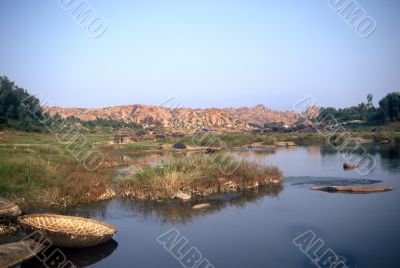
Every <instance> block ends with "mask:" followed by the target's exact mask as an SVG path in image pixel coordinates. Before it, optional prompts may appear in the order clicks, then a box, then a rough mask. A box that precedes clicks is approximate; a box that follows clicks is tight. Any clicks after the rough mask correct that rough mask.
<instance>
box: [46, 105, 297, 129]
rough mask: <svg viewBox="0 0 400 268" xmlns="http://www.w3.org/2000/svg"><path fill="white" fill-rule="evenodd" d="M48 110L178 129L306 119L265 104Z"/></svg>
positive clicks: (238, 126) (79, 116)
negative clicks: (249, 106)
mask: <svg viewBox="0 0 400 268" xmlns="http://www.w3.org/2000/svg"><path fill="white" fill-rule="evenodd" d="M45 111H46V112H48V113H49V114H50V115H55V114H59V115H61V116H62V117H68V116H75V117H78V118H80V119H81V120H84V121H89V120H95V119H96V118H103V119H107V118H113V119H116V120H123V121H125V122H135V123H140V124H142V125H144V126H162V127H169V128H176V129H179V128H185V129H198V128H218V129H247V128H249V127H250V125H251V124H258V125H263V124H264V123H268V122H282V123H284V124H287V125H293V124H295V123H296V122H298V121H299V120H301V119H302V118H303V115H301V114H298V113H295V112H280V111H273V110H271V109H269V108H266V107H265V106H263V105H257V106H255V107H253V108H223V109H217V108H209V109H191V108H177V109H170V108H165V107H160V106H150V105H125V106H114V107H105V108H89V109H84V108H62V107H46V108H45Z"/></svg>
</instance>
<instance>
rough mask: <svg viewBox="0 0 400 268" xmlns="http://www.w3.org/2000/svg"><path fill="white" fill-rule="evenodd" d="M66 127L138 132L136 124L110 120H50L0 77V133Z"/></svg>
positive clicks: (36, 102)
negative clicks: (124, 129)
mask: <svg viewBox="0 0 400 268" xmlns="http://www.w3.org/2000/svg"><path fill="white" fill-rule="evenodd" d="M66 124H72V125H74V126H76V127H77V128H78V129H81V130H82V129H87V130H89V131H90V130H95V129H98V128H110V129H120V128H134V129H140V128H142V126H141V125H140V124H137V123H134V122H124V121H122V120H115V119H112V118H106V119H104V118H96V119H95V120H90V121H83V120H81V119H79V118H77V117H74V116H70V117H67V118H62V117H61V116H60V115H59V114H56V115H54V116H50V115H49V114H48V113H45V112H44V110H43V107H42V106H41V105H40V100H39V99H38V98H36V97H35V96H33V95H31V94H29V93H28V92H27V91H26V90H25V89H23V88H21V87H18V86H17V85H16V84H15V83H14V82H13V81H11V80H10V79H9V78H7V77H6V76H0V129H1V128H13V129H17V130H23V131H29V132H31V131H35V132H43V131H46V130H47V129H48V128H50V127H55V126H59V125H66Z"/></svg>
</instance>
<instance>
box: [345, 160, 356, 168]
mask: <svg viewBox="0 0 400 268" xmlns="http://www.w3.org/2000/svg"><path fill="white" fill-rule="evenodd" d="M343 168H344V169H354V168H357V165H356V164H354V163H351V162H346V163H344V164H343Z"/></svg>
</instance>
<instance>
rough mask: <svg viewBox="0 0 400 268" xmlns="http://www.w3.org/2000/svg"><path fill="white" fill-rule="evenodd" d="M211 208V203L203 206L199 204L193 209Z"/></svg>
mask: <svg viewBox="0 0 400 268" xmlns="http://www.w3.org/2000/svg"><path fill="white" fill-rule="evenodd" d="M210 206H211V204H210V203H203V204H198V205H195V206H193V207H192V208H193V209H204V208H209V207H210Z"/></svg>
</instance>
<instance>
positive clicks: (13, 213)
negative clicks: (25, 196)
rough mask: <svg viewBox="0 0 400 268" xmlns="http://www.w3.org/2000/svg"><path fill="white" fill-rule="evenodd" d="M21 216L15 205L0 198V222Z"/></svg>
mask: <svg viewBox="0 0 400 268" xmlns="http://www.w3.org/2000/svg"><path fill="white" fill-rule="evenodd" d="M21 214H22V211H21V209H20V208H19V206H18V205H17V204H15V203H13V202H10V201H7V200H5V199H1V198H0V222H1V221H9V220H13V219H15V218H17V217H18V216H20V215H21Z"/></svg>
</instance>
